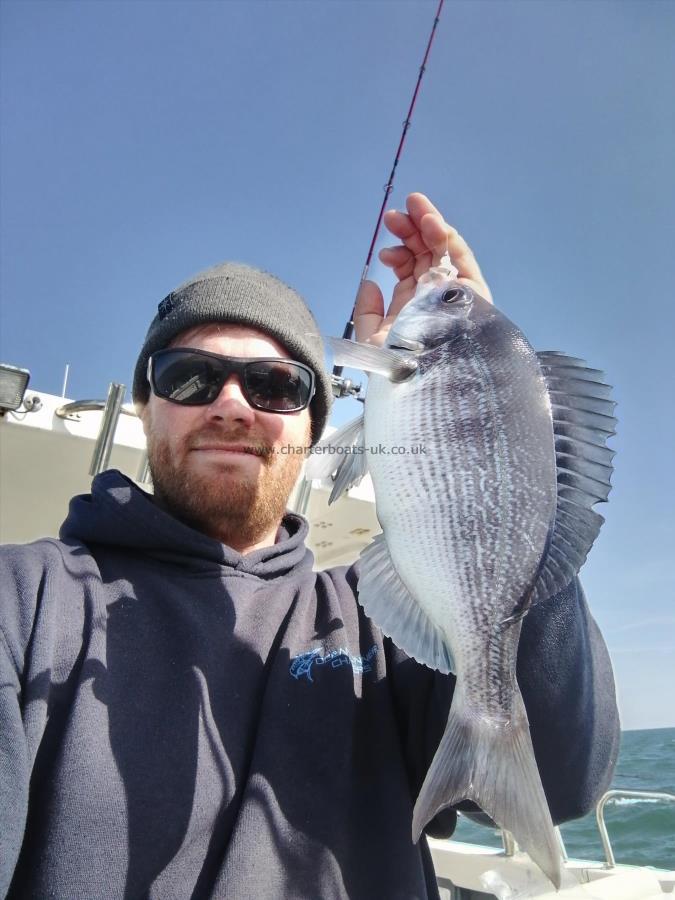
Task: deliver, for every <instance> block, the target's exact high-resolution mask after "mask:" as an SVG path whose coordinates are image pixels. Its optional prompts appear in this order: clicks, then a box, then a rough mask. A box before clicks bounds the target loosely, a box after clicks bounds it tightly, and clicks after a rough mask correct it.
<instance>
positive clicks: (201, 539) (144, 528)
mask: <svg viewBox="0 0 675 900" xmlns="http://www.w3.org/2000/svg"><path fill="white" fill-rule="evenodd" d="M308 530H309V527H308V525H307V522H306V521H305V519H303V518H302V517H301V516H297V515H295V514H294V513H287V514H286V515H285V516H284V519H283V522H282V524H281V527H280V529H279V533H278V535H277V541H276V543H275V544H274V546H272V547H263V548H262V549H260V550H254V551H253V552H252V553H248V554H246V555H245V556H242V554H241V553H238V552H237V551H236V550H233V549H232V548H231V547H228V546H226V545H225V544H221V543H220V541H216V540H214V539H213V538H210V537H208V536H207V535H205V534H202V533H201V532H199V531H196V530H195V529H194V528H190V526H189V525H185V524H183V522H180V521H179V520H178V519H175V518H174V517H173V516H171V515H169V514H168V513H166V512H164V511H163V510H162V509H160V508H159V507H158V506H157V505H156V504H155V502H154V501H153V499H152V496H151V495H150V494H147V493H146V492H145V491H142V490H141V489H140V488H139V487H137V486H136V485H135V484H134V483H133V482H132V481H131V480H130V479H129V478H127V477H126V476H125V475H122V473H121V472H118V471H116V470H114V469H111V470H109V471H106V472H102V473H101V474H100V475H97V476H96V478H94V480H93V482H92V486H91V494H80V495H79V496H77V497H73V499H72V500H71V501H70V507H69V511H68V516H67V518H66V520H65V522H64V523H63V525H62V526H61V530H60V532H59V537H60V538H61V540H62V541H65V542H67V543H72V542H81V543H84V544H99V545H103V546H109V547H111V548H114V549H116V550H124V551H126V552H129V551H131V552H134V553H140V554H145V555H148V556H153V557H156V558H158V559H161V560H163V561H166V562H171V563H173V564H175V565H178V566H184V567H188V568H197V569H200V570H205V569H211V568H214V567H216V568H220V569H223V570H225V571H223V573H222V574H227V571H226V570H231V571H232V572H236V573H237V574H238V575H242V574H248V575H252V576H255V577H256V578H262V579H272V578H279V577H281V576H282V575H286V574H288V573H289V572H290V571H291V570H293V569H295V570H299V569H302V570H305V569H311V568H312V565H313V563H314V557H313V555H312V552H311V551H310V550H308V549H307V547H306V546H305V538H306V537H307V532H308Z"/></svg>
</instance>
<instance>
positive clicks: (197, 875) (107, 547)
mask: <svg viewBox="0 0 675 900" xmlns="http://www.w3.org/2000/svg"><path fill="white" fill-rule="evenodd" d="M386 222H387V225H388V227H389V229H390V230H391V231H392V232H393V233H394V234H395V235H396V236H397V237H398V238H399V239H401V241H402V244H401V245H400V246H399V247H397V248H393V249H390V250H387V251H383V253H382V259H383V261H385V262H386V263H387V264H388V265H390V266H392V267H393V268H394V271H395V272H396V274H397V276H398V278H399V283H398V286H397V288H396V290H395V292H394V298H393V302H392V305H391V307H390V309H389V312H388V315H386V316H385V315H384V307H383V302H382V297H381V294H380V292H379V290H378V288H377V287H376V286H375V285H372V284H367V285H365V286H364V289H363V291H362V293H361V296H360V298H359V304H358V309H357V317H356V325H357V336H358V337H359V339H361V340H371V341H373V342H375V343H381V342H382V341H383V339H384V336H385V335H386V332H387V329H388V327H389V326H390V324H391V322H392V321H393V319H394V318H395V316H396V313H397V312H398V310H399V309H400V308H401V307H402V306H403V305H404V303H405V302H407V300H408V299H410V297H411V295H412V293H413V291H414V285H415V283H416V280H417V278H419V276H420V275H421V274H422V273H423V272H424V271H426V270H427V269H428V268H429V266H430V265H431V264H432V263H436V262H438V259H439V258H440V255H441V254H442V253H443V252H444V251H445V250H446V248H448V249H449V251H450V253H451V256H452V258H453V260H454V262H455V264H456V265H457V266H458V268H459V271H460V276H461V277H462V278H463V279H465V280H466V281H467V282H469V283H471V284H473V285H474V286H475V287H476V289H477V290H478V291H479V292H480V293H482V294H483V295H489V294H488V290H487V286H486V285H485V283H484V281H483V279H482V276H481V274H480V270H479V268H478V266H477V264H476V262H475V260H474V258H473V255H472V254H471V251H470V250H469V248H468V247H467V245H466V243H465V242H464V241H463V239H462V238H461V237H460V236H459V235H458V234H457V232H456V231H454V229H452V228H450V226H448V225H447V224H446V223H445V222H444V221H443V219H442V217H441V215H440V213H438V211H437V210H436V209H435V208H434V207H433V206H432V204H431V203H430V202H429V201H428V200H427V199H426V198H425V197H423V196H422V195H420V194H413V195H411V196H410V197H409V198H408V211H407V213H397V212H392V213H389V214H388V216H387V220H386ZM316 338H317V335H316V326H315V323H314V321H313V319H312V317H311V314H310V313H309V311H308V310H307V308H306V307H305V306H304V303H303V302H302V301H301V300H300V298H299V297H298V296H297V294H295V293H294V292H293V291H292V290H291V289H290V288H288V287H286V286H285V285H283V284H282V283H281V282H279V281H277V280H276V279H274V278H272V277H271V276H269V275H266V274H264V273H262V272H258V271H257V270H252V269H249V268H248V267H242V266H237V265H233V264H224V265H222V266H218V267H216V268H215V269H213V270H209V271H208V272H206V273H202V274H201V275H199V276H197V277H196V278H194V279H192V280H191V281H189V282H187V283H186V284H184V285H183V286H182V287H181V288H179V289H178V290H177V291H175V292H174V293H172V294H170V295H169V296H168V297H167V298H165V300H164V301H162V303H161V304H160V305H159V310H158V313H157V316H156V317H155V319H154V320H153V322H152V324H151V326H150V329H149V331H148V335H147V336H146V340H145V343H144V345H143V348H142V350H141V353H140V356H139V360H138V364H137V367H136V373H135V379H134V397H135V399H136V401H137V403H138V404H139V408H140V414H141V416H142V419H143V425H144V428H145V431H146V434H147V438H148V451H149V457H150V462H151V469H152V475H153V482H154V488H155V496H154V500H153V499H152V498H150V497H149V496H148V495H146V494H145V493H144V492H142V491H140V490H139V489H137V488H136V487H135V486H134V485H133V484H132V483H131V482H130V481H128V480H127V479H126V478H124V477H123V476H121V475H120V474H119V473H115V472H107V473H103V474H102V475H101V476H99V477H98V478H96V479H95V481H94V483H93V486H92V494H91V495H90V496H89V495H87V496H83V497H78V498H75V499H74V500H73V501H72V503H71V508H70V513H69V515H68V518H67V519H66V521H65V523H64V525H63V528H62V531H61V539H60V540H59V541H55V540H44V541H39V542H37V543H35V544H33V545H29V546H22V547H8V548H6V549H5V551H4V553H3V555H2V558H1V577H2V584H3V602H2V608H1V610H0V626H1V631H0V634H1V635H2V638H1V639H0V660H1V663H2V674H1V679H0V684H1V693H0V760H1V762H0V786H1V789H2V798H1V800H2V806H1V807H0V809H1V810H2V813H1V815H2V826H1V827H2V847H1V856H0V893H3V892H4V891H9V896H10V897H12V898H14V897H31V898H42V897H54V898H63V900H66V898H67V900H75V898H87V900H96V898H145V897H151V898H161V900H167V898H187V897H193V898H206V897H223V898H228V900H239V898H241V900H249V898H263V897H264V898H266V900H267V898H279V900H281V898H284V900H288V898H349V900H360V898H373V897H382V898H386V900H394V898H401V900H410V898H426V897H437V896H438V893H437V889H436V884H435V879H434V874H433V867H432V865H431V860H430V855H429V850H428V847H427V846H426V842H425V841H424V840H422V841H421V842H420V843H419V844H418V845H413V844H412V842H411V839H410V828H411V815H412V807H413V804H414V800H415V797H416V796H417V792H418V790H419V788H420V785H421V783H422V781H423V779H424V775H425V773H426V770H427V768H428V766H429V763H430V761H431V759H432V757H433V754H434V751H435V748H436V746H437V745H438V742H439V740H440V736H441V734H442V732H443V727H444V724H445V720H446V718H447V711H448V708H449V704H450V700H451V697H452V688H453V683H454V682H453V679H452V678H451V677H449V678H448V677H443V676H441V675H439V674H437V673H434V672H432V671H431V670H429V669H427V668H426V667H424V666H421V665H419V664H417V663H416V662H414V661H413V660H411V659H409V658H407V657H406V656H405V654H403V653H402V652H401V651H400V650H398V649H397V648H396V647H395V646H393V644H392V643H391V642H390V641H388V640H387V639H384V638H383V636H382V634H381V632H379V630H378V629H377V627H376V626H375V625H374V624H373V623H372V622H371V621H369V620H368V619H367V618H366V617H365V615H364V613H363V611H362V610H361V609H360V607H359V606H358V604H357V602H356V589H357V581H358V568H357V567H351V568H339V569H334V570H330V571H327V572H321V573H315V572H313V571H312V556H311V554H310V553H309V551H307V550H306V548H305V546H304V539H305V536H306V533H307V525H306V523H305V522H304V521H303V520H302V519H301V518H300V517H299V516H296V515H292V514H288V515H285V514H284V509H285V504H286V502H287V499H288V495H289V493H290V490H291V488H292V486H293V484H294V482H295V480H296V477H297V475H298V472H299V467H300V464H301V461H302V455H301V454H292V453H290V454H289V453H284V452H282V448H284V447H287V446H298V445H299V446H308V445H309V444H310V443H314V442H315V441H316V440H317V439H318V437H319V435H320V434H321V431H322V430H323V427H324V425H325V422H326V419H327V415H328V411H329V407H330V398H331V393H330V383H329V380H328V377H327V375H326V374H325V372H324V370H323V361H322V357H321V351H320V342H319V341H318V340H317V339H316ZM343 663H347V664H343ZM518 677H519V683H520V686H521V690H522V693H523V696H524V699H525V703H526V706H527V710H528V715H529V719H530V724H531V730H532V737H533V742H534V747H535V751H536V754H537V759H538V763H539V767H540V771H541V775H542V780H543V783H544V786H545V789H546V792H547V796H548V800H549V804H550V807H551V811H552V815H553V818H554V820H556V821H560V820H563V819H567V818H573V817H575V816H579V815H582V814H583V813H585V812H586V811H587V810H588V809H589V808H590V807H591V806H592V804H593V802H594V800H595V799H596V797H597V796H598V794H599V793H600V792H601V791H602V790H604V788H605V787H606V785H607V784H608V782H609V779H610V777H611V771H612V767H613V763H614V761H615V759H616V752H617V746H618V719H617V714H616V706H615V702H614V688H613V680H612V674H611V668H610V665H609V660H608V657H607V653H606V650H605V647H604V644H603V642H602V639H601V637H600V635H599V633H598V631H597V627H596V625H595V623H594V622H593V620H592V618H591V617H590V614H589V612H588V608H587V606H586V602H585V599H584V597H583V593H582V591H581V588H580V587H579V585H578V583H577V582H576V581H575V582H573V583H572V584H571V585H570V586H569V588H568V589H567V590H566V591H564V592H563V593H562V594H561V595H559V596H558V597H556V598H554V599H553V600H551V601H548V602H546V603H544V604H541V605H540V606H538V607H536V608H535V609H534V610H533V611H532V612H531V613H530V614H529V615H528V616H527V617H526V620H525V623H524V627H523V632H522V638H521V645H520V652H519V668H518ZM455 816H456V813H455V811H454V810H446V811H444V812H443V813H441V814H440V815H439V816H438V817H437V818H436V819H435V820H434V823H432V825H431V826H430V828H429V829H428V832H429V833H435V834H449V833H451V832H452V829H453V828H454V823H455Z"/></svg>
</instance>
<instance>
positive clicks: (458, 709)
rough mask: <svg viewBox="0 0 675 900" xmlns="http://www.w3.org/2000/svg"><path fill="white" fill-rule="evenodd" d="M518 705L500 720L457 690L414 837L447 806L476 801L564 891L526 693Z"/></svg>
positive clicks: (417, 810) (423, 794) (416, 813)
mask: <svg viewBox="0 0 675 900" xmlns="http://www.w3.org/2000/svg"><path fill="white" fill-rule="evenodd" d="M457 701H459V702H457ZM516 706H517V707H518V710H517V712H516V714H515V715H514V717H513V718H512V719H511V720H509V721H505V722H499V723H496V722H495V721H494V720H493V719H488V718H487V716H485V715H483V714H481V713H479V712H477V711H475V710H472V709H470V708H469V707H468V706H467V705H466V704H465V703H464V702H463V700H462V697H461V695H460V696H458V695H457V694H456V696H455V702H453V706H452V708H451V710H450V715H449V717H448V723H447V725H446V728H445V733H444V734H443V737H442V739H441V743H440V745H439V747H438V750H437V751H436V755H435V756H434V759H433V761H432V763H431V767H430V769H429V771H428V773H427V777H426V778H425V780H424V784H423V785H422V790H421V791H420V794H419V797H418V798H417V802H416V804H415V810H414V813H413V825H412V837H413V841H414V842H417V841H418V840H419V838H420V835H421V834H422V831H423V829H424V828H425V827H426V825H427V824H428V823H429V822H430V821H431V820H432V819H433V818H434V816H435V815H437V813H439V812H440V811H441V809H443V808H445V807H446V806H452V805H454V804H457V803H459V802H460V801H462V800H473V801H474V802H475V803H477V804H478V805H479V806H480V808H481V809H482V810H483V811H484V812H486V813H487V814H488V815H489V816H490V817H491V818H492V819H493V820H494V821H495V822H496V823H497V824H498V825H499V826H500V827H501V828H505V829H507V830H508V831H510V832H511V833H512V834H513V836H514V838H515V840H516V841H517V842H518V844H519V845H520V847H521V849H523V850H525V851H526V852H527V853H528V854H529V855H530V856H531V857H532V859H533V860H534V862H535V863H536V864H537V865H538V866H539V868H540V869H541V870H542V872H543V873H544V874H545V875H546V876H547V877H548V878H549V879H550V880H551V881H552V882H553V884H554V885H555V887H556V889H559V888H560V884H561V877H562V875H561V856H560V849H559V845H558V841H557V839H556V835H555V831H554V828H553V822H552V820H551V814H550V812H549V809H548V803H547V801H546V796H545V794H544V789H543V787H542V784H541V779H540V777H539V771H538V769H537V763H536V761H535V758H534V750H533V749H532V741H531V739H530V729H529V724H528V721H527V714H526V712H525V707H524V705H523V702H522V698H521V697H520V693H518V694H517V697H516Z"/></svg>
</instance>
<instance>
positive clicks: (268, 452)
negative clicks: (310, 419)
mask: <svg viewBox="0 0 675 900" xmlns="http://www.w3.org/2000/svg"><path fill="white" fill-rule="evenodd" d="M209 439H213V440H216V441H218V442H221V443H232V444H242V445H245V446H247V447H254V448H255V451H256V455H257V456H258V457H259V459H260V467H259V471H258V474H257V477H256V476H254V475H252V474H249V475H248V477H246V475H242V474H237V473H238V472H240V471H241V470H240V469H239V468H238V464H237V463H236V462H233V464H232V466H228V467H225V466H223V467H222V468H217V467H214V469H213V471H212V472H211V473H207V472H204V471H195V470H194V469H190V468H189V467H188V466H187V464H186V459H187V457H188V456H189V452H190V450H189V448H190V447H192V446H197V445H198V444H199V442H200V441H201V442H202V443H205V442H207V441H208V440H209ZM306 443H309V432H308V435H307V441H306ZM180 451H181V452H180V453H174V452H172V451H171V448H170V447H169V445H168V444H167V442H166V441H163V440H162V439H161V438H157V437H156V436H155V435H153V434H152V433H151V434H149V435H148V462H149V465H150V472H151V474H152V481H153V486H154V493H155V498H156V500H157V502H158V503H159V505H160V506H161V507H162V508H163V509H165V510H166V511H167V512H169V513H170V514H171V515H173V516H174V517H175V518H177V519H179V520H180V521H181V522H184V523H185V524H186V525H189V526H190V527H191V528H195V529H196V530H197V531H201V532H202V533H203V534H206V535H208V536H209V537H212V538H215V539H216V540H218V541H221V542H222V543H223V544H227V545H228V546H231V547H235V548H237V549H239V548H242V547H251V546H254V545H255V544H256V543H258V542H259V541H261V540H262V539H263V538H264V537H265V536H266V535H267V534H269V533H270V531H272V530H273V529H275V528H277V527H278V525H279V523H280V522H281V519H282V518H283V515H284V512H285V509H286V504H287V502H288V498H289V496H290V493H291V491H292V490H293V486H294V485H295V483H296V481H297V479H298V475H299V474H300V468H301V466H302V463H303V459H304V457H303V454H302V453H287V454H282V453H279V452H276V451H275V449H274V448H273V447H272V446H271V445H269V444H266V443H265V442H264V441H262V440H261V439H259V438H256V437H254V436H253V435H252V434H251V433H250V431H246V432H244V433H242V431H241V430H236V431H227V432H225V431H222V430H220V429H216V428H211V429H208V428H206V429H203V430H202V431H200V432H199V433H198V434H193V435H191V436H190V438H189V439H188V440H187V441H186V446H183V447H181V448H180Z"/></svg>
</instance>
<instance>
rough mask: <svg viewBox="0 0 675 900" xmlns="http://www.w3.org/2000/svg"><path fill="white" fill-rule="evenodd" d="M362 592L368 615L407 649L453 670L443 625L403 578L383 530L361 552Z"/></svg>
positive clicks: (415, 656) (423, 660)
mask: <svg viewBox="0 0 675 900" xmlns="http://www.w3.org/2000/svg"><path fill="white" fill-rule="evenodd" d="M358 593H359V603H360V604H361V606H362V607H363V608H364V610H365V612H366V615H368V616H369V617H370V618H371V619H372V620H373V622H375V624H376V625H378V626H379V628H380V629H381V631H382V632H383V633H384V634H386V635H387V637H390V638H391V639H392V641H393V642H394V643H395V644H396V646H397V647H400V648H401V650H403V652H404V653H407V654H408V656H411V657H412V658H413V659H416V660H417V661H418V662H420V663H423V664H424V665H425V666H429V667H430V668H432V669H438V671H439V672H442V673H443V674H446V675H447V674H448V673H449V672H452V671H453V661H452V655H451V653H450V649H449V648H448V645H447V643H446V641H445V638H444V637H443V633H442V631H441V629H440V628H439V627H438V626H437V625H436V624H435V623H434V622H432V620H431V619H430V618H429V616H428V615H427V613H426V612H425V611H424V610H423V609H422V607H421V606H420V605H419V603H418V602H417V600H415V598H414V597H413V596H412V594H411V593H410V591H409V590H408V588H407V587H406V586H405V584H404V583H403V582H402V581H401V579H400V577H399V575H398V573H397V571H396V568H395V566H394V563H393V561H392V558H391V554H390V552H389V547H388V546H387V541H386V539H385V536H384V535H383V534H378V535H377V537H376V538H375V539H374V540H373V542H372V543H371V544H369V545H368V546H367V547H366V548H365V549H364V550H363V551H362V552H361V574H360V576H359V588H358Z"/></svg>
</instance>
